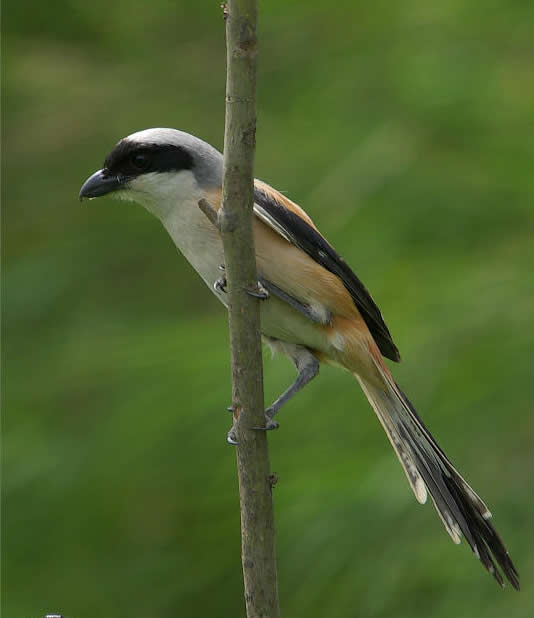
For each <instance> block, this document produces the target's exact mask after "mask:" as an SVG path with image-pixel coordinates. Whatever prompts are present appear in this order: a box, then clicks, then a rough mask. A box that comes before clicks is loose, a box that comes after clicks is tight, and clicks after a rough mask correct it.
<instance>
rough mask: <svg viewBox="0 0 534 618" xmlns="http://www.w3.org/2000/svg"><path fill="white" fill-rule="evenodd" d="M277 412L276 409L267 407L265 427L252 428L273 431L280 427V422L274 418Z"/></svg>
mask: <svg viewBox="0 0 534 618" xmlns="http://www.w3.org/2000/svg"><path fill="white" fill-rule="evenodd" d="M275 414H276V411H275V410H273V409H272V408H267V410H265V427H253V428H252V429H257V430H259V431H272V430H273V429H278V427H280V424H279V423H277V422H276V421H275V420H273V416H274V415H275Z"/></svg>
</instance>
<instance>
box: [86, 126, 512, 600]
mask: <svg viewBox="0 0 534 618" xmlns="http://www.w3.org/2000/svg"><path fill="white" fill-rule="evenodd" d="M222 181H223V156H222V154H221V153H220V152H219V151H218V150H217V149H216V148H214V147H213V146H211V145H210V144H208V143H207V142H205V141H203V140H201V139H199V138H198V137H195V136H193V135H191V134H189V133H186V132H183V131H179V130H177V129H171V128H152V129H145V130H142V131H138V132H135V133H132V134H131V135H129V136H127V137H125V138H123V139H121V140H120V141H119V142H118V143H117V144H116V145H115V146H114V147H113V148H112V150H111V151H110V153H109V154H108V156H107V157H106V159H105V161H104V165H103V167H102V169H100V170H98V171H96V172H95V173H94V174H92V175H91V176H90V177H89V178H88V179H87V180H86V181H85V182H84V183H83V185H82V187H81V190H80V199H85V198H87V199H92V198H98V197H101V196H104V195H109V194H111V195H112V196H114V197H117V198H119V199H124V200H129V201H134V202H137V203H139V204H141V205H142V206H144V207H145V208H146V210H148V211H149V212H150V213H152V214H153V215H154V216H155V217H157V218H158V219H159V220H160V222H161V223H162V224H163V226H164V228H165V229H166V230H167V232H168V234H169V235H170V236H171V238H172V240H173V241H174V244H175V245H176V247H177V248H178V249H179V251H180V252H181V253H182V254H183V255H184V257H185V258H186V259H187V260H188V261H189V262H190V263H191V265H192V266H193V268H194V269H195V270H196V271H197V273H198V274H199V275H200V277H201V278H202V279H203V280H204V282H205V283H206V284H207V286H208V287H209V288H210V289H211V290H212V292H213V293H214V294H215V295H216V296H217V298H218V299H219V300H220V301H221V302H222V303H223V304H224V305H226V306H227V300H226V281H225V277H224V252H223V245H222V240H221V237H220V233H219V231H218V229H217V228H216V226H214V225H213V224H212V222H210V221H209V219H208V217H206V215H205V214H204V212H203V211H202V210H201V209H200V208H199V202H200V201H201V200H206V201H207V202H208V203H209V204H211V206H212V207H213V208H214V209H215V210H218V209H219V208H220V207H221V202H222ZM253 213H254V217H253V233H254V242H255V251H256V266H257V273H258V288H257V291H256V292H255V293H256V294H257V295H259V296H260V297H261V298H262V302H261V303H260V306H261V310H260V314H261V332H262V338H263V341H264V342H265V343H266V344H267V345H268V346H269V347H270V348H271V349H272V350H273V351H275V352H279V353H281V354H283V355H285V356H287V357H289V359H290V360H291V361H292V362H293V364H294V365H295V368H296V370H297V378H296V380H295V382H294V383H293V384H292V385H291V386H290V387H289V388H288V389H287V390H286V391H285V392H283V393H282V394H281V395H280V396H279V397H278V398H277V399H276V400H275V401H274V402H273V403H272V404H271V405H270V406H269V407H268V408H266V410H265V428H266V429H276V428H277V427H278V422H277V421H276V420H275V415H276V414H277V413H278V412H279V411H280V409H281V408H282V406H284V405H285V404H286V403H287V402H288V401H289V400H290V399H291V397H293V396H294V395H295V394H296V393H297V392H298V391H299V390H301V389H302V388H303V387H304V386H305V385H306V384H308V383H309V382H310V381H311V380H312V379H313V378H314V377H316V376H317V375H318V373H319V367H320V364H321V363H323V364H330V365H334V366H337V367H341V368H343V369H346V370H348V371H349V372H350V373H352V375H353V376H354V377H355V379H356V380H357V381H358V382H359V384H360V386H361V388H362V390H363V392H364V393H365V395H366V397H367V399H368V400H369V403H370V405H371V407H372V409H373V410H374V412H375V413H376V415H377V417H378V419H379V421H380V423H381V424H382V427H383V428H384V431H385V433H386V435H387V437H388V438H389V441H390V443H391V446H392V447H393V450H394V452H395V453H396V455H397V457H398V459H399V462H400V464H401V466H402V468H403V470H404V473H405V475H406V478H407V479H408V483H409V485H410V487H411V489H412V491H413V493H414V495H415V498H416V499H417V501H418V502H420V503H421V504H424V503H425V502H426V500H427V496H428V494H429V495H430V498H431V500H432V502H433V504H434V506H435V508H436V511H437V513H438V515H439V517H440V518H441V521H442V522H443V525H444V526H445V529H446V531H447V532H448V533H449V535H450V537H451V538H452V540H453V541H454V543H456V544H458V543H460V540H461V537H462V536H463V537H464V538H465V539H466V541H467V543H468V544H469V546H470V547H471V550H472V552H473V553H474V555H475V556H476V557H477V558H478V559H479V560H480V561H481V563H482V564H483V565H484V567H485V568H486V569H487V570H488V571H489V572H490V573H491V574H492V575H493V577H494V578H495V579H496V580H497V582H498V583H499V584H500V585H501V586H502V587H504V577H506V579H507V580H508V581H509V582H510V583H511V585H512V586H513V587H514V588H515V589H516V590H519V574H518V571H517V569H516V568H515V566H514V564H513V562H512V559H511V558H510V555H509V553H508V551H507V549H506V547H505V546H504V543H503V541H502V540H501V538H500V537H499V535H498V534H497V532H496V530H495V528H494V527H493V525H492V523H491V521H490V519H491V517H492V515H491V513H490V511H489V509H488V507H487V506H486V504H485V503H484V502H483V500H482V499H481V498H480V497H479V496H478V495H477V493H476V492H475V491H474V490H473V489H472V488H471V486H470V485H469V484H468V483H467V481H466V480H465V479H464V478H463V477H462V476H461V475H460V473H459V472H458V471H457V469H456V468H455V467H454V466H453V464H452V463H451V461H450V460H449V458H448V457H447V455H446V454H445V453H444V451H443V450H442V449H441V448H440V447H439V446H438V444H437V442H436V440H435V439H434V437H433V436H432V434H431V433H430V431H429V430H428V429H427V427H426V426H425V424H424V423H423V421H422V419H421V417H420V416H419V415H418V413H417V412H416V410H415V408H414V406H413V405H412V403H411V402H410V400H409V399H408V398H407V396H406V395H405V394H404V392H403V391H402V390H401V388H400V387H399V385H398V384H397V383H396V381H395V379H394V378H393V375H392V373H391V371H390V370H389V368H388V367H387V365H386V363H385V361H384V358H387V359H390V360H391V361H394V362H399V361H400V354H399V350H398V349H397V346H396V345H395V343H394V342H393V339H392V336H391V334H390V331H389V329H388V327H387V326H386V323H385V322H384V319H383V317H382V314H381V312H380V310H379V308H378V306H377V305H376V303H375V301H374V300H373V298H372V297H371V295H370V293H369V292H368V290H367V288H366V287H365V286H364V284H363V283H362V282H361V281H360V279H359V278H358V277H357V276H356V274H355V273H354V272H353V271H352V270H351V268H350V267H349V266H348V264H347V263H346V262H345V260H344V259H343V258H342V257H341V256H340V255H339V254H338V253H337V251H336V250H335V249H334V248H333V247H332V245H331V244H330V243H329V242H328V241H327V240H326V238H325V237H324V236H323V235H322V234H321V233H320V232H319V230H318V229H317V227H316V226H315V224H314V222H313V221H312V219H311V218H310V217H309V216H308V215H307V214H306V212H305V211H304V210H303V209H302V208H301V207H300V206H299V205H297V204H296V203H295V202H293V201H292V200H290V199H289V198H288V197H286V196H285V195H284V194H282V193H281V192H279V191H277V190H276V189H274V188H273V187H271V186H270V185H268V184H267V183H265V182H262V181H261V180H255V181H254V205H253ZM221 273H222V274H221ZM227 440H228V441H229V442H230V443H232V444H235V443H236V441H237V440H236V433H235V428H234V427H232V429H231V430H230V431H229V433H228V436H227ZM499 568H500V570H499ZM501 571H502V573H501ZM503 575H504V577H503Z"/></svg>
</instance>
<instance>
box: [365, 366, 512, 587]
mask: <svg viewBox="0 0 534 618" xmlns="http://www.w3.org/2000/svg"><path fill="white" fill-rule="evenodd" d="M377 369H378V371H379V373H380V374H381V376H382V378H383V386H377V385H376V382H375V381H373V382H371V381H367V380H365V379H364V378H362V377H361V376H359V375H357V374H355V377H356V378H357V379H358V381H359V382H360V384H361V387H362V389H363V391H364V392H365V394H366V395H367V398H368V399H369V402H370V403H371V406H372V407H373V409H374V411H375V412H376V414H377V416H378V418H379V420H380V422H381V423H382V426H383V427H384V430H385V431H386V434H387V436H388V438H389V440H390V442H391V444H392V446H393V448H394V450H395V452H396V454H397V456H398V458H399V461H400V462H401V464H402V467H403V468H404V472H405V473H406V476H407V478H408V481H409V483H410V486H411V487H412V490H413V492H414V494H415V497H416V498H417V500H418V501H419V502H420V503H421V504H424V503H425V502H426V498H427V491H428V493H430V497H431V498H432V502H433V503H434V506H435V507H436V510H437V512H438V514H439V516H440V518H441V520H442V521H443V524H444V525H445V528H446V530H447V532H448V533H449V534H450V536H451V538H452V540H453V541H454V542H455V543H459V542H460V538H461V536H462V534H463V536H464V537H465V539H466V540H467V542H468V543H469V545H470V546H471V549H472V550H473V553H474V554H475V556H476V557H477V558H478V559H479V560H480V561H481V562H482V564H483V565H484V566H485V567H486V569H487V570H488V571H489V572H490V573H491V574H492V575H493V577H495V579H496V580H497V582H498V583H499V584H500V585H501V586H504V580H503V577H502V575H501V573H500V571H499V570H498V569H497V567H496V565H495V562H497V564H498V565H499V566H500V567H501V569H502V571H503V573H504V575H505V576H506V577H507V579H508V580H509V582H510V583H511V584H512V586H513V587H514V588H515V589H516V590H519V574H518V573H517V570H516V568H515V567H514V565H513V563H512V560H511V558H510V556H509V555H508V552H507V550H506V548H505V546H504V544H503V542H502V541H501V539H500V537H499V535H498V534H497V532H496V531H495V528H494V527H493V526H492V525H491V523H490V521H489V519H490V518H491V513H490V511H489V510H488V507H487V506H486V505H485V504H484V502H483V501H482V500H481V498H480V497H479V496H477V494H476V493H475V492H474V491H473V489H472V488H471V487H470V486H469V485H468V484H467V482H466V481H465V480H464V479H463V478H462V476H460V474H459V473H458V471H457V470H456V469H455V468H454V466H453V465H452V463H451V462H450V461H449V459H448V458H447V456H446V455H445V453H444V452H443V451H442V450H441V448H440V447H439V446H438V444H437V443H436V441H435V440H434V438H433V437H432V435H431V433H430V432H429V431H428V429H427V428H426V427H425V425H424V424H423V421H422V420H421V419H420V418H419V416H418V414H417V412H416V411H415V409H414V407H413V406H412V404H411V403H410V401H409V400H408V398H407V397H406V395H405V394H404V393H403V392H402V391H401V389H400V388H399V387H398V385H397V384H396V383H395V381H394V380H393V378H392V377H391V374H389V371H387V369H385V368H384V367H380V366H379V365H378V364H377Z"/></svg>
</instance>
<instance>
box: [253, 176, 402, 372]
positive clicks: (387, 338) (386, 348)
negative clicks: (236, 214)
mask: <svg viewBox="0 0 534 618" xmlns="http://www.w3.org/2000/svg"><path fill="white" fill-rule="evenodd" d="M254 214H255V215H256V217H258V219H260V220H261V221H262V222H263V223H265V224H267V225H268V226H269V227H270V228H271V229H273V230H274V231H275V232H276V233H277V234H279V235H280V236H281V237H282V238H283V239H285V240H286V241H287V242H288V243H290V244H291V245H294V246H295V247H298V249H300V250H301V251H303V252H304V253H305V254H307V256H309V257H310V258H311V259H312V260H313V261H314V262H315V263H316V264H318V265H320V266H322V267H323V268H324V269H326V270H327V271H328V272H329V273H332V275H335V277H336V278H337V279H338V280H340V281H341V282H342V284H343V286H344V287H345V289H346V290H347V291H348V292H349V294H350V296H351V298H352V301H353V303H354V305H355V306H356V307H357V309H358V311H359V312H360V314H361V316H362V318H363V320H364V321H365V323H366V325H367V328H368V329H369V331H370V332H371V334H372V336H373V338H374V340H375V342H376V344H377V346H378V348H379V349H380V352H381V353H382V354H383V355H384V356H385V357H386V358H389V359H391V360H393V361H397V362H398V361H399V360H400V354H399V351H398V349H397V347H396V346H395V344H394V343H393V339H392V338H391V334H390V332H389V330H388V327H387V326H386V324H385V322H384V319H383V318H382V314H381V313H380V309H379V308H378V307H377V305H376V303H375V302H374V300H373V299H372V297H371V295H370V294H369V292H368V291H367V289H366V288H365V286H364V285H363V283H362V282H361V281H360V280H359V279H358V277H357V276H356V275H355V274H354V273H353V272H352V270H351V269H350V267H349V266H348V265H347V263H346V262H345V260H344V259H343V258H342V257H341V256H340V255H339V254H338V253H337V252H336V251H335V249H334V248H333V247H332V246H331V245H330V244H329V243H328V241H327V240H326V239H325V238H324V237H323V236H322V235H321V234H320V233H319V231H318V230H317V228H316V227H315V225H314V224H313V222H312V220H311V219H310V218H309V216H308V215H307V214H306V213H305V212H304V211H303V210H302V208H300V206H298V205H297V204H295V203H294V202H292V201H291V200H289V199H288V198H286V197H285V196H284V195H282V194H281V193H279V192H278V191H276V190H275V189H273V188H272V187H270V186H269V185H266V184H265V183H263V182H261V181H259V180H256V181H255V188H254ZM308 272H309V268H308ZM275 283H276V282H275ZM295 283H296V284H297V282H296V281H295ZM277 285H278V284H277ZM297 285H298V284H297ZM286 292H289V293H290V292H291V291H290V290H286Z"/></svg>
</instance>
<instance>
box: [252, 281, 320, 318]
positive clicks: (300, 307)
mask: <svg viewBox="0 0 534 618" xmlns="http://www.w3.org/2000/svg"><path fill="white" fill-rule="evenodd" d="M259 284H260V285H261V286H263V288H265V290H266V292H267V293H268V294H272V295H273V296H276V297H277V298H279V299H280V300H283V301H284V302H285V303H287V304H288V305H290V306H291V307H293V309H296V310H297V311H298V312H299V313H302V314H303V315H305V316H306V317H307V318H308V319H309V320H311V321H312V322H317V323H318V324H328V322H330V320H331V318H332V316H331V315H330V313H329V312H328V311H327V310H326V309H325V312H324V315H322V314H318V313H317V312H316V311H314V310H313V309H312V308H311V307H310V305H306V304H305V303H301V302H300V301H299V300H297V299H296V298H294V297H293V296H291V295H290V294H288V293H287V292H284V290H282V289H281V288H279V287H278V286H277V285H275V284H274V283H271V282H270V281H267V279H260V281H259Z"/></svg>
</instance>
